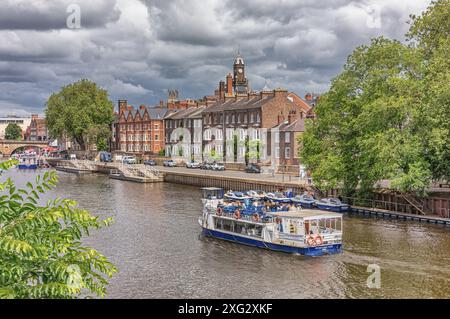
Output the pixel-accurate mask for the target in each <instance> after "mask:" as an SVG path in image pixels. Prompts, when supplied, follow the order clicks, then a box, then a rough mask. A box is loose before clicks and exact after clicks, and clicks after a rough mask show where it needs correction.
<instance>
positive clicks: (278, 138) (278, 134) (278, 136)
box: [275, 132, 280, 143]
mask: <svg viewBox="0 0 450 319" xmlns="http://www.w3.org/2000/svg"><path fill="white" fill-rule="evenodd" d="M275 143H280V132H276V133H275Z"/></svg>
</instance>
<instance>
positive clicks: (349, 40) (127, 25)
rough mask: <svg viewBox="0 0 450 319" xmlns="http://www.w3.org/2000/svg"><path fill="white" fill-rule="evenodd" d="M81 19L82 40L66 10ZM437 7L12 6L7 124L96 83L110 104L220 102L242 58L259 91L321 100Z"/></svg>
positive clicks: (306, 2)
mask: <svg viewBox="0 0 450 319" xmlns="http://www.w3.org/2000/svg"><path fill="white" fill-rule="evenodd" d="M70 3H78V4H79V5H80V8H81V25H82V28H81V29H79V30H70V29H68V28H67V27H66V19H67V16H68V13H67V12H66V11H67V10H66V9H67V6H68V5H69V4H70ZM428 3H429V0H412V1H407V0H404V1H389V0H364V1H350V0H335V1H328V0H327V1H324V0H302V1H301V0H247V1H237V0H208V1H204V0H172V1H167V0H116V1H110V0H95V1H92V0H70V1H69V0H63V1H57V0H49V1H29V0H7V1H6V4H4V3H2V10H1V12H0V114H3V113H8V112H12V111H13V112H16V113H20V114H21V113H26V112H37V113H42V112H43V109H44V105H45V101H46V100H47V98H48V96H49V95H50V94H51V93H52V92H54V91H56V90H58V89H60V88H61V86H63V85H66V84H68V83H71V82H74V81H76V80H78V79H80V78H89V79H92V80H94V81H96V82H97V83H98V84H99V85H101V86H102V87H104V88H106V89H108V91H109V92H110V94H111V98H112V99H113V100H116V99H118V98H126V99H128V100H129V101H130V103H132V104H135V105H139V104H150V105H151V104H156V103H158V102H159V100H160V99H165V98H166V93H167V90H168V89H178V90H179V91H180V93H181V95H182V97H185V98H198V97H202V96H204V95H208V94H212V93H213V92H214V89H215V88H216V86H217V83H218V81H219V80H221V79H224V77H225V75H226V74H227V73H229V72H230V71H231V67H232V64H233V60H234V56H235V54H236V52H237V50H238V48H240V51H241V53H242V54H243V55H244V57H245V62H246V65H247V76H248V77H249V80H250V85H251V87H252V88H253V89H255V90H258V89H261V88H262V87H263V86H264V84H265V83H266V82H267V84H268V85H269V86H270V87H271V88H276V87H285V88H287V89H289V90H292V91H295V92H297V93H299V94H300V95H303V94H304V93H306V92H311V91H313V92H324V91H326V90H327V89H328V87H329V83H330V80H331V79H332V78H333V77H334V76H336V75H337V74H338V73H339V72H340V71H341V69H342V66H343V64H344V63H345V61H346V58H347V56H348V54H350V53H351V52H352V51H353V50H354V48H355V47H356V46H358V45H361V44H365V43H368V42H369V41H370V38H372V37H375V36H379V35H385V36H387V37H391V38H397V39H400V40H401V39H403V34H404V33H405V32H406V30H407V28H408V26H407V25H406V23H405V22H406V21H407V19H408V15H409V14H410V13H416V14H417V13H420V11H421V10H423V9H425V7H426V6H427V5H428Z"/></svg>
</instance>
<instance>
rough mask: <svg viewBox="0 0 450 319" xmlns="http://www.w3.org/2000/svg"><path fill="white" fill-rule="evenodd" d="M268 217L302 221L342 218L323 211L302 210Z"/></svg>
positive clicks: (278, 213) (277, 213)
mask: <svg viewBox="0 0 450 319" xmlns="http://www.w3.org/2000/svg"><path fill="white" fill-rule="evenodd" d="M270 215H273V216H276V217H281V218H283V217H285V218H302V219H304V220H311V219H324V218H342V214H336V213H330V212H327V211H323V210H313V209H302V210H299V211H289V212H274V213H270Z"/></svg>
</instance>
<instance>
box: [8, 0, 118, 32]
mask: <svg viewBox="0 0 450 319" xmlns="http://www.w3.org/2000/svg"><path fill="white" fill-rule="evenodd" d="M71 4H76V5H78V6H79V7H80V9H81V14H82V21H81V22H82V26H83V27H85V28H92V27H101V26H104V25H105V24H106V23H108V22H113V21H117V19H118V18H119V16H120V11H118V10H116V9H115V8H114V7H115V4H116V1H110V0H97V1H95V3H92V1H86V0H78V1H73V0H60V1H29V0H6V3H2V9H1V11H0V29H3V30H20V29H21V30H55V29H63V28H67V23H66V21H67V17H68V16H69V15H70V13H72V12H73V9H70V7H69V6H70V5H71Z"/></svg>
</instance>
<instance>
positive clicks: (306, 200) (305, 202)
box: [291, 193, 316, 208]
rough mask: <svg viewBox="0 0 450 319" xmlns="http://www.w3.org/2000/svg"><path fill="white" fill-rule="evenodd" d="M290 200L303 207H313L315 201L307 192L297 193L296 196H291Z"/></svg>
mask: <svg viewBox="0 0 450 319" xmlns="http://www.w3.org/2000/svg"><path fill="white" fill-rule="evenodd" d="M291 201H292V202H293V203H294V204H295V205H300V206H301V207H305V208H313V207H314V204H315V203H316V200H315V198H314V197H313V196H312V195H310V194H308V193H305V194H303V195H297V196H295V197H293V198H291Z"/></svg>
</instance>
